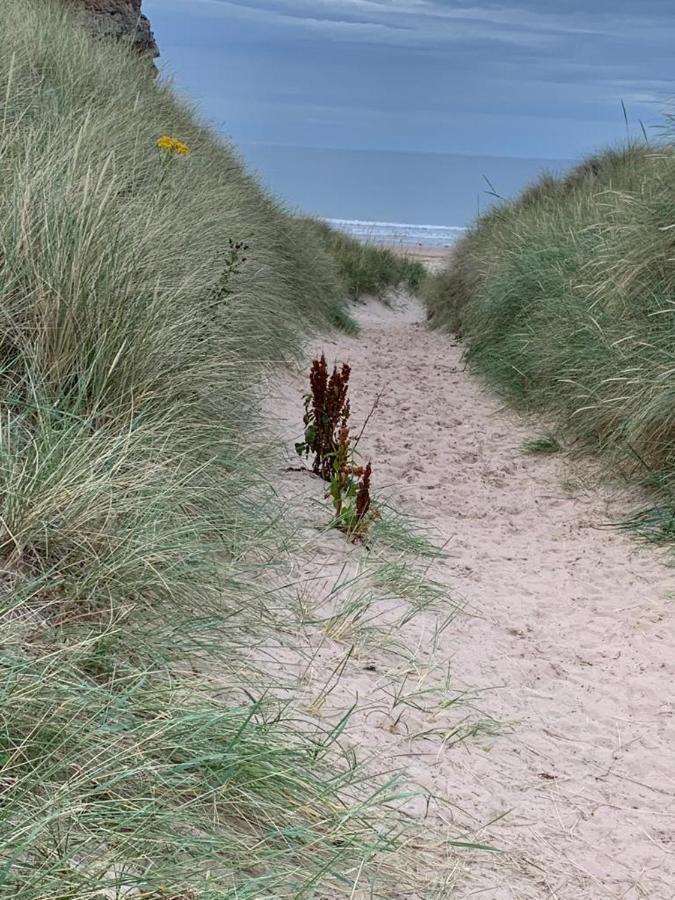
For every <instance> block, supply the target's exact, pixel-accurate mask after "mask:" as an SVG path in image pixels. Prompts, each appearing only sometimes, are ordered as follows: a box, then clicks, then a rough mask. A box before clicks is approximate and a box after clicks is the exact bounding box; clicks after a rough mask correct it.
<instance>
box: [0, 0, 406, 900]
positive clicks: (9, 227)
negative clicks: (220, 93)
mask: <svg viewBox="0 0 675 900" xmlns="http://www.w3.org/2000/svg"><path fill="white" fill-rule="evenodd" d="M0 32H1V33H2V35H3V43H2V47H1V48H0V96H2V98H3V102H2V114H1V115H0V343H1V355H0V358H1V363H2V364H1V366H0V582H1V583H2V591H1V592H0V647H1V648H2V654H1V661H0V666H1V668H2V679H1V684H0V699H1V702H0V792H1V793H2V805H3V815H2V816H1V817H0V897H3V898H5V897H6V898H8V900H9V898H13V900H57V898H58V900H63V898H65V897H68V898H72V900H75V898H85V897H87V898H91V897H95V896H97V895H100V896H106V897H118V896H119V897H121V896H124V895H125V892H126V893H127V894H131V893H133V891H135V890H136V891H138V890H141V889H142V890H143V891H145V894H146V895H147V896H149V897H156V898H158V900H159V898H160V897H169V896H173V897H186V898H187V897H190V896H192V895H196V896H197V897H200V898H201V897H204V898H206V897H216V896H218V897H226V896H230V897H234V896H237V897H254V896H256V897H257V896H263V897H264V896H270V897H272V896H277V897H278V896H298V897H299V896H302V895H306V896H309V895H310V894H312V893H316V892H321V891H323V893H324V894H325V895H326V896H331V897H332V896H335V897H337V896H343V895H346V896H349V895H350V894H352V893H353V889H355V884H356V883H357V882H358V885H359V889H360V888H361V886H363V885H368V888H369V889H372V891H373V892H374V893H377V892H378V891H379V888H378V887H377V883H378V881H379V879H380V876H381V875H382V877H385V878H386V876H385V875H383V874H382V873H383V872H384V871H385V870H386V864H382V865H381V864H380V863H378V864H377V865H374V866H372V867H371V866H370V865H369V863H370V861H371V860H373V859H374V858H376V857H377V856H378V854H379V853H380V851H386V850H387V849H395V848H396V846H397V841H398V829H399V826H400V820H397V819H396V817H395V816H394V817H392V815H389V818H388V820H387V821H383V820H382V818H381V817H380V815H379V813H378V811H377V807H378V805H379V804H380V803H386V802H388V800H390V799H391V797H392V792H391V791H390V789H389V788H388V787H387V786H386V785H384V786H382V789H381V790H382V793H379V791H380V788H379V787H376V786H373V785H369V783H368V782H367V780H366V779H364V777H363V775H362V773H360V771H359V769H358V767H357V766H356V765H355V763H354V761H353V759H352V757H351V755H350V754H346V753H342V751H341V749H340V743H339V740H338V738H339V734H337V733H332V732H330V731H328V732H325V731H324V732H321V733H320V734H318V735H317V734H316V733H315V732H313V731H312V730H311V729H309V728H299V727H298V724H297V722H295V721H294V720H293V718H292V716H290V715H289V714H287V713H286V712H285V711H284V709H283V708H279V706H278V705H274V704H269V703H268V702H266V701H265V700H264V699H261V698H264V697H265V695H266V691H267V687H268V684H266V682H265V680H264V678H263V677H262V676H261V675H260V674H259V673H257V672H251V670H250V668H248V667H247V665H246V664H245V657H246V656H247V655H248V652H249V645H250V644H251V643H252V642H254V641H255V640H256V639H258V637H259V634H260V630H261V629H263V628H264V624H265V622H266V621H267V611H266V604H265V600H264V594H265V588H263V587H262V583H263V582H264V579H265V570H264V566H260V567H259V570H258V572H257V580H256V584H255V585H254V586H253V587H251V586H248V585H246V584H242V581H241V578H240V577H239V574H238V573H239V569H240V560H241V558H242V556H243V554H244V553H245V552H246V551H247V549H248V548H249V547H251V546H253V545H257V544H258V543H259V542H260V541H261V540H263V539H264V540H267V539H268V538H267V537H266V535H267V534H268V533H269V530H270V528H271V524H272V523H273V522H274V516H275V515H276V512H275V510H274V509H273V508H272V507H271V505H270V497H269V495H268V493H267V492H266V491H265V490H264V489H263V487H262V483H261V479H260V474H259V464H258V452H257V446H256V438H255V435H254V434H252V430H251V425H250V423H251V421H256V410H255V407H254V404H253V399H252V397H253V391H252V386H253V385H254V384H255V383H257V381H258V380H259V379H260V377H261V374H262V372H263V370H264V369H265V368H266V367H267V366H268V365H272V364H274V365H277V364H278V363H279V362H280V361H283V360H285V359H291V358H293V357H294V356H295V355H296V354H297V353H298V352H299V348H300V345H301V342H302V337H303V333H305V332H306V331H307V330H309V329H312V328H316V327H320V326H322V325H324V324H326V323H327V322H328V321H330V319H331V318H334V316H335V315H336V310H340V309H341V306H342V302H343V297H344V289H343V287H342V285H341V280H340V275H339V273H338V271H337V268H336V266H335V263H334V261H333V260H332V258H331V256H330V254H329V253H327V252H326V250H325V248H324V247H323V245H322V243H321V241H320V240H318V239H317V237H316V235H314V236H312V233H311V231H309V230H308V229H307V228H306V227H304V226H303V225H302V223H299V222H297V221H296V220H294V219H292V218H289V217H288V216H286V214H285V213H284V212H283V211H282V210H281V209H280V208H279V207H278V206H277V205H276V204H275V203H274V202H273V201H272V200H271V199H270V198H269V197H268V196H267V195H266V194H265V193H264V192H263V191H262V190H261V189H260V188H259V187H258V185H257V184H256V182H255V181H254V180H253V179H252V178H251V177H250V176H249V175H248V174H247V173H246V172H245V171H244V170H243V168H242V166H241V165H240V163H239V162H238V160H237V159H236V157H235V155H234V154H233V153H232V151H231V150H230V149H229V148H228V147H227V146H225V145H224V144H222V143H221V142H220V141H219V140H218V139H216V138H215V137H214V135H212V134H211V133H210V132H209V130H208V129H206V128H205V127H203V126H202V125H201V124H200V123H199V122H197V121H196V120H195V118H194V116H193V114H192V113H191V111H190V110H189V109H187V108H186V107H185V106H184V105H182V104H181V103H180V102H178V101H177V100H176V98H175V96H174V95H173V93H172V92H171V90H169V89H168V88H167V87H164V86H162V85H161V84H157V83H155V82H154V81H153V80H152V79H151V78H149V77H148V69H147V66H146V65H144V64H143V63H142V62H141V61H138V60H137V59H136V58H135V57H134V55H133V54H132V53H131V51H130V50H127V49H126V48H125V47H124V46H123V45H120V44H116V43H111V44H107V43H105V42H98V41H92V40H91V39H90V38H89V36H88V35H87V34H86V33H84V32H83V31H81V30H80V29H79V28H78V27H77V22H76V17H75V16H73V15H72V14H71V12H70V11H69V9H68V8H67V7H66V6H62V5H60V4H59V3H57V2H50V0H5V2H3V3H2V4H0ZM168 135H175V136H176V137H172V138H168ZM162 136H165V137H166V138H167V140H165V141H162ZM158 141H161V143H160V144H159V145H158ZM169 141H171V143H169ZM184 150H185V151H187V152H183V151H184ZM244 244H246V245H248V247H249V249H248V251H246V250H245V248H244ZM244 256H246V262H244ZM383 890H384V891H385V892H386V888H384V889H383Z"/></svg>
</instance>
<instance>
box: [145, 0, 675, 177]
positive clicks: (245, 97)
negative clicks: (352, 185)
mask: <svg viewBox="0 0 675 900" xmlns="http://www.w3.org/2000/svg"><path fill="white" fill-rule="evenodd" d="M144 9H145V11H146V12H147V14H148V15H149V16H150V18H151V21H152V24H153V26H154V29H155V33H156V36H157V38H158V41H159V44H160V47H161V50H162V60H161V65H162V67H163V71H164V72H165V73H170V74H172V75H173V77H174V79H175V83H176V86H177V87H178V89H179V90H180V91H181V92H183V93H184V94H187V95H188V96H190V97H192V98H194V99H196V100H197V101H198V103H199V104H200V106H201V108H202V110H203V112H204V114H205V115H206V117H207V118H208V119H209V120H210V121H211V122H212V123H213V124H215V125H216V127H217V128H219V129H220V130H221V131H222V132H223V133H225V134H227V135H228V136H230V137H232V138H233V139H234V140H235V141H236V142H238V143H255V142H262V143H268V144H284V145H301V146H307V147H324V148H344V149H353V150H398V151H422V152H431V153H458V154H467V155H494V156H501V157H504V156H506V157H521V158H543V159H556V160H559V159H575V158H578V157H580V156H582V155H584V154H586V153H588V152H591V151H593V150H595V149H597V148H598V147H601V146H604V145H607V144H610V143H615V142H616V141H618V140H620V139H621V138H622V137H624V136H625V133H626V132H625V124H624V119H623V113H622V110H621V101H622V100H623V101H624V103H625V104H626V107H627V109H628V114H629V118H630V122H631V126H632V127H633V128H634V129H636V130H637V129H638V128H639V121H640V120H641V121H643V122H644V123H645V125H646V126H647V127H648V128H649V129H650V130H651V129H652V127H653V126H655V125H656V126H658V124H659V122H660V119H661V112H662V111H663V109H664V108H665V107H666V105H667V103H668V101H669V98H670V97H672V96H675V65H674V64H673V53H672V50H673V47H675V0H520V2H490V0H474V2H466V3H464V2H454V0H145V2H144Z"/></svg>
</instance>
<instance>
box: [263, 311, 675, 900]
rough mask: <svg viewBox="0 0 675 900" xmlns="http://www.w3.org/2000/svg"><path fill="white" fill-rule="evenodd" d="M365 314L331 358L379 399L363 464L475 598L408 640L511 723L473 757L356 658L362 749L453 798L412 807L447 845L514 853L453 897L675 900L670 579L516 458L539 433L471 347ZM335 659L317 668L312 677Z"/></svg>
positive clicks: (285, 411)
mask: <svg viewBox="0 0 675 900" xmlns="http://www.w3.org/2000/svg"><path fill="white" fill-rule="evenodd" d="M358 318H359V320H360V325H361V333H360V335H359V336H358V337H347V336H344V335H340V336H337V337H335V338H331V339H328V340H325V341H324V342H323V349H324V351H325V352H326V356H327V358H328V359H329V361H333V360H337V361H348V362H349V363H350V364H351V365H352V369H353V374H352V387H351V396H352V409H353V419H354V421H355V422H356V423H360V422H362V421H363V419H364V418H365V417H366V415H367V414H368V412H369V411H370V409H371V406H372V404H373V402H374V400H375V398H376V397H377V396H380V399H379V403H378V405H377V407H376V409H375V411H374V413H373V415H372V418H371V419H370V421H369V424H368V428H367V431H366V434H365V437H364V438H363V442H362V450H363V452H364V455H365V456H367V457H369V458H371V459H372V461H373V469H374V477H375V478H376V480H377V483H378V484H379V486H380V487H384V488H385V491H386V493H387V494H388V495H389V496H391V497H392V498H393V499H394V501H395V502H396V503H397V504H398V506H399V508H400V509H402V510H403V511H405V512H406V513H409V514H410V515H412V516H414V517H416V518H417V519H418V520H419V521H421V522H422V523H423V525H424V527H425V528H427V529H429V531H430V532H431V533H433V534H434V535H435V539H436V541H437V542H439V543H441V544H443V545H444V546H445V557H444V558H443V559H440V560H436V561H434V562H433V563H432V566H431V570H430V573H429V574H430V575H431V577H433V579H435V580H436V581H438V582H441V583H442V584H443V585H446V586H447V588H448V592H449V594H450V596H451V597H453V598H454V599H455V600H457V601H461V603H462V612H461V613H460V615H459V616H458V617H457V618H456V619H455V620H454V621H453V623H452V625H451V626H450V627H449V628H445V629H444V630H441V631H439V630H438V629H434V626H433V624H432V623H431V622H427V623H426V624H425V622H424V621H422V622H421V623H419V622H418V623H417V626H416V630H413V632H412V636H411V637H409V638H406V639H407V640H414V641H416V642H417V644H418V646H417V648H415V653H414V654H412V656H415V655H417V656H419V655H420V653H422V655H424V652H426V651H427V649H428V648H427V646H426V645H427V644H429V643H431V642H432V637H431V636H432V634H433V636H434V638H433V643H434V644H435V660H436V667H435V669H434V671H436V672H438V671H443V672H445V673H448V672H449V681H448V682H446V685H449V686H450V688H451V691H452V690H454V691H459V690H462V689H469V690H471V691H472V692H473V694H472V696H473V699H472V700H471V701H469V700H465V701H464V702H466V703H467V704H468V705H469V706H470V707H471V708H472V709H473V710H474V711H475V710H476V709H479V710H480V714H481V716H483V717H485V718H486V720H487V721H489V722H491V723H492V725H493V726H494V725H495V722H496V723H498V727H496V728H495V727H492V728H487V729H480V728H476V729H475V731H474V733H473V734H470V736H468V737H467V739H465V740H463V741H459V742H455V741H453V740H448V739H447V732H446V733H445V734H444V732H443V729H442V728H440V729H438V730H435V729H434V728H433V727H431V726H429V727H425V723H424V722H423V721H418V722H410V721H408V722H405V721H404V722H403V723H397V724H396V727H393V726H392V725H391V723H389V724H387V723H386V722H385V721H384V719H383V717H382V716H380V715H378V714H376V713H375V710H376V707H377V704H376V703H374V702H371V701H373V697H374V695H375V693H376V692H377V690H379V689H380V687H381V684H378V681H377V679H378V677H379V676H378V675H377V674H373V670H375V669H376V667H375V666H372V665H371V666H365V667H364V666H363V665H356V666H354V667H353V671H352V672H351V674H350V670H349V669H348V668H347V667H344V668H343V669H342V670H341V672H342V676H343V677H342V679H341V681H340V684H339V692H340V694H341V698H340V700H341V703H349V702H350V701H354V702H356V703H357V704H360V705H361V706H365V708H366V713H365V714H364V716H363V719H362V723H361V725H360V730H358V729H357V732H356V740H358V741H361V742H362V743H363V747H362V749H363V750H364V751H365V752H366V753H370V754H374V755H375V757H376V758H377V759H378V760H379V761H380V762H381V765H382V768H383V769H386V768H389V767H391V768H395V767H400V766H402V765H405V766H406V767H407V770H408V772H409V774H410V775H411V777H412V778H413V779H414V780H415V781H417V782H418V784H420V785H421V786H422V787H423V788H424V789H425V790H426V791H428V792H429V793H430V794H433V795H435V796H437V797H440V798H442V799H443V800H444V801H445V802H446V805H443V804H440V805H439V804H434V803H432V804H429V805H425V804H423V803H422V804H420V805H419V807H416V808H415V809H413V810H412V811H413V814H414V815H416V816H419V817H421V818H425V824H426V825H428V827H429V829H430V830H433V829H437V830H438V833H439V837H442V835H443V834H451V835H457V834H458V833H459V832H461V833H462V834H463V835H464V836H465V837H467V836H468V837H469V838H476V839H478V840H480V841H483V842H488V843H491V844H493V845H494V846H496V847H498V848H500V849H502V850H503V851H504V853H503V854H498V855H496V854H486V853H475V852H472V853H471V854H466V855H465V856H464V858H462V857H461V854H460V860H461V862H460V865H459V866H455V869H454V871H453V873H452V878H451V880H450V881H449V882H448V889H449V890H450V884H451V883H452V885H453V890H452V893H448V896H450V895H452V896H457V897H462V898H463V897H485V898H495V900H499V898H546V897H554V898H565V900H584V898H629V900H637V898H650V900H666V898H672V897H673V896H675V842H674V841H673V835H674V831H675V752H674V749H673V748H675V718H674V715H673V714H674V708H673V694H672V685H673V676H674V674H675V672H674V668H675V666H674V665H673V653H674V651H673V635H674V631H673V621H674V618H675V617H674V615H673V605H672V597H673V589H674V588H675V581H674V579H673V571H672V568H670V567H669V566H668V564H667V559H665V558H664V556H662V555H660V554H659V553H658V552H657V551H656V550H655V549H654V548H653V547H650V546H646V545H642V544H640V543H638V542H637V541H635V540H633V539H632V538H631V537H630V536H629V535H626V534H624V533H622V532H619V531H617V530H615V529H611V528H607V527H605V525H606V523H607V522H608V521H611V519H612V517H613V516H614V515H615V513H614V511H613V509H612V508H611V500H612V498H611V496H610V494H609V492H608V489H607V488H603V487H598V486H597V482H596V481H595V479H592V478H591V477H587V475H585V474H584V473H585V471H586V470H585V468H584V465H583V464H580V463H577V462H572V461H570V460H569V459H565V458H564V457H563V456H562V455H557V456H555V455H554V456H550V455H548V456H535V455H528V454H526V453H524V452H523V450H522V444H523V442H524V441H525V440H527V439H528V438H532V437H534V436H536V433H537V432H536V427H535V426H533V425H532V424H531V423H528V422H526V421H524V420H523V419H522V418H519V417H518V416H516V415H515V414H514V413H512V412H510V411H508V410H505V409H504V408H502V407H501V406H500V403H499V401H498V400H497V399H496V398H495V397H494V395H492V394H491V393H490V392H489V391H488V390H487V389H485V388H484V387H483V386H482V385H481V383H480V382H479V381H478V380H476V379H475V378H473V377H472V376H471V375H470V374H469V373H468V372H467V371H466V370H465V367H464V365H463V361H462V348H461V347H460V346H457V345H456V344H455V343H454V342H453V341H452V339H451V338H450V337H449V336H447V335H444V334H440V333H435V332H431V331H429V330H428V329H427V328H426V326H425V324H424V315H423V311H422V310H421V309H420V307H419V306H418V305H417V304H416V303H414V302H413V301H405V302H401V303H400V304H399V306H398V307H396V308H394V309H390V308H387V307H385V306H384V305H382V304H379V303H370V304H368V305H366V306H364V307H362V308H360V311H359V312H358ZM320 349H322V347H321V346H320V345H318V346H317V347H316V348H314V350H315V352H318V351H319V350H320ZM304 390H305V382H304V379H303V378H302V377H301V376H300V374H299V373H297V374H295V375H293V376H289V378H288V379H287V380H286V381H285V383H284V384H283V385H282V387H281V388H280V389H279V397H278V399H277V402H276V403H275V413H276V415H277V416H278V417H279V418H280V419H281V421H282V424H283V426H284V430H285V431H286V432H287V434H288V435H289V437H290V435H291V434H293V435H297V433H298V430H299V428H298V423H299V417H300V414H301V413H300V411H301V395H302V393H303V392H304ZM303 478H304V479H305V481H307V480H308V479H307V478H306V476H302V475H299V476H297V479H298V483H299V482H300V481H301V480H302V479H303ZM311 490H313V491H314V493H315V494H316V488H315V487H312V488H311ZM314 499H316V497H315V498H314ZM343 543H344V542H343V541H342V538H341V536H339V535H336V534H335V533H333V534H332V535H325V534H324V535H323V536H322V537H321V538H320V539H319V541H318V544H317V547H318V549H317V548H315V550H316V552H315V553H314V555H313V562H312V566H313V570H312V571H313V575H309V576H308V574H307V573H308V569H307V565H306V564H304V567H302V568H303V577H304V578H305V580H306V582H307V584H308V585H309V588H308V590H309V592H310V593H311V590H312V589H313V588H312V583H313V581H312V579H313V578H314V579H315V581H314V583H315V584H318V582H319V580H320V579H321V578H322V577H323V578H324V580H330V578H331V577H333V575H331V574H329V573H331V572H333V573H334V572H336V571H337V570H339V569H340V567H341V566H343V565H344V551H343V550H341V546H342V545H343ZM412 656H411V658H412ZM338 659H339V656H338V655H336V654H333V656H332V657H331V655H330V654H328V655H327V656H324V655H322V654H320V653H318V654H317V655H316V657H315V659H314V662H313V665H314V670H313V672H312V678H314V679H315V681H316V683H317V684H323V683H328V682H330V673H331V671H332V670H333V668H334V667H335V665H336V660H338ZM317 668H318V671H316V669H317ZM378 668H379V665H378ZM322 669H323V671H322ZM364 669H365V670H366V671H364ZM426 671H427V672H429V671H430V669H427V670H426ZM421 680H422V681H423V677H421ZM437 687H438V685H437ZM451 691H450V692H451ZM448 696H450V693H448ZM369 704H370V706H369ZM422 705H423V704H421V705H420V706H418V707H417V711H416V712H415V713H414V716H416V717H417V718H418V719H420V720H421V719H422V718H423V714H422V712H421V711H420V710H421V706H422ZM369 708H370V710H371V713H370V714H368V711H367V710H368V709H369ZM427 712H428V710H427ZM427 718H432V719H433V718H435V717H434V716H433V715H431V716H427ZM402 725H403V726H404V727H402ZM494 731H496V733H491V732H494ZM413 735H414V739H413ZM352 740H354V735H353V734H352ZM357 749H358V748H357Z"/></svg>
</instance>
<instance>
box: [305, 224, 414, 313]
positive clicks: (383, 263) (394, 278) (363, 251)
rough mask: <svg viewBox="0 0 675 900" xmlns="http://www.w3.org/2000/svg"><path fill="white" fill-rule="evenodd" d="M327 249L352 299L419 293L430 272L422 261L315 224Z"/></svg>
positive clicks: (317, 232)
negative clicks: (400, 293) (395, 292)
mask: <svg viewBox="0 0 675 900" xmlns="http://www.w3.org/2000/svg"><path fill="white" fill-rule="evenodd" d="M311 225H312V227H313V228H314V230H315V232H316V234H317V235H318V237H319V238H320V239H321V241H322V243H323V245H324V246H325V248H326V249H327V250H328V252H329V253H330V254H331V256H333V257H334V258H335V260H336V262H337V265H338V270H339V273H340V277H341V279H342V282H343V284H344V285H345V287H346V290H347V293H348V295H349V296H350V297H351V298H352V299H354V300H356V299H358V298H359V297H361V296H363V295H366V294H368V295H371V296H374V297H380V298H383V297H386V295H387V293H388V292H389V291H392V290H397V289H402V290H407V291H412V292H413V293H415V292H417V291H419V289H420V288H421V286H422V284H423V283H424V279H425V277H426V269H425V268H424V265H423V263H421V262H420V261H419V260H416V259H413V258H411V257H407V256H405V255H404V254H400V253H396V252H395V251H394V250H391V249H389V248H388V247H382V246H378V245H377V244H373V243H366V242H363V241H357V240H355V239H354V238H352V237H350V236H349V235H348V234H344V233H343V232H341V231H338V230H337V229H335V228H331V226H330V225H328V224H327V223H325V222H319V221H314V222H312V223H311Z"/></svg>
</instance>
